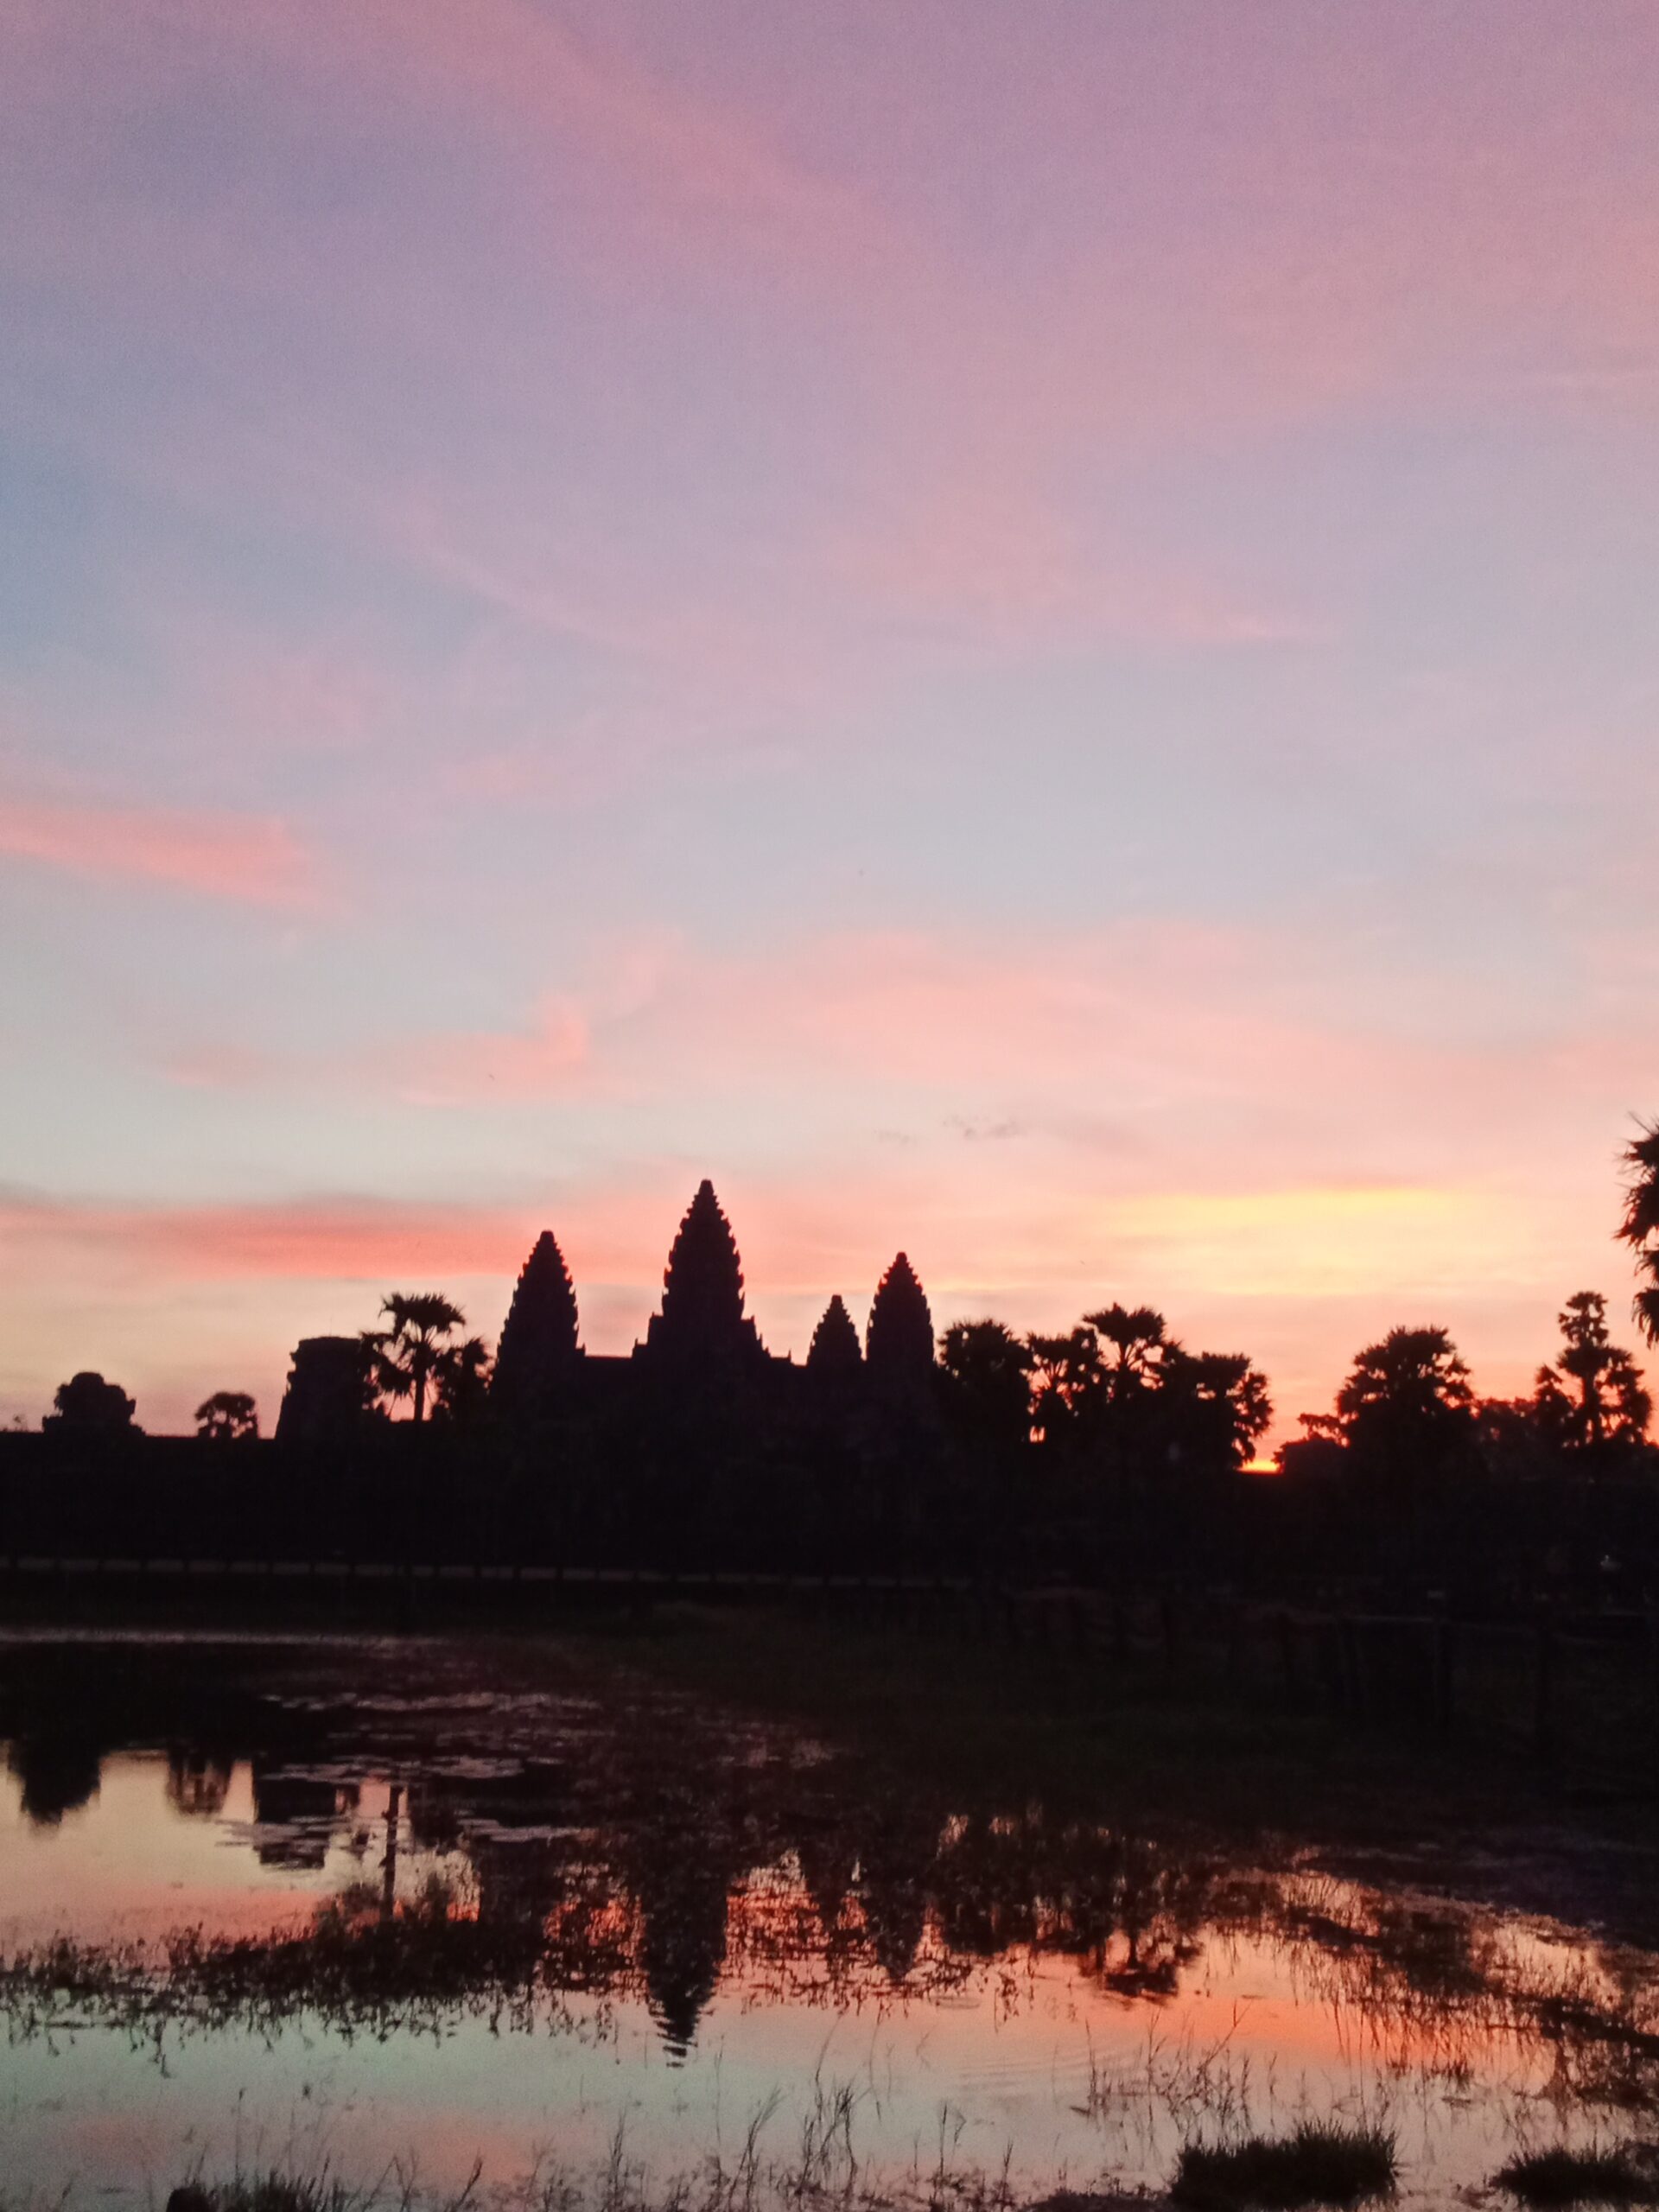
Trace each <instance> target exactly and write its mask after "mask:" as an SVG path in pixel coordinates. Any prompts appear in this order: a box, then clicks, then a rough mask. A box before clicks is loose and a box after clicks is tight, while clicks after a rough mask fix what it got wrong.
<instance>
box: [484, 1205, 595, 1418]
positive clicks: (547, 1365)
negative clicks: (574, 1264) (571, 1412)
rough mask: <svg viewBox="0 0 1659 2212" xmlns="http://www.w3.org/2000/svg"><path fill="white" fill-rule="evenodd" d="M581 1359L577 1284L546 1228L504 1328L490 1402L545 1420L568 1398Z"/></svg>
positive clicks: (534, 1248) (533, 1250)
mask: <svg viewBox="0 0 1659 2212" xmlns="http://www.w3.org/2000/svg"><path fill="white" fill-rule="evenodd" d="M581 1362H582V1346H581V1344H580V1343H579V1341H578V1338H577V1318H576V1293H575V1285H574V1284H573V1283H572V1281H571V1280H570V1270H569V1268H568V1267H566V1265H565V1263H564V1255H563V1252H561V1251H560V1249H559V1246H558V1240H557V1238H556V1236H554V1234H553V1232H552V1230H550V1229H544V1230H543V1231H542V1233H541V1235H540V1236H538V1237H537V1239H536V1242H535V1244H534V1245H533V1246H532V1247H531V1254H530V1257H529V1258H528V1259H527V1260H526V1261H525V1262H524V1267H523V1268H522V1270H521V1271H520V1274H519V1276H518V1288H517V1289H516V1290H515V1291H514V1292H513V1294H512V1305H511V1306H509V1308H508V1309H507V1318H506V1319H505V1322H504V1323H503V1324H502V1328H501V1341H500V1343H499V1345H498V1346H497V1347H496V1354H495V1370H494V1373H493V1376H492V1378H491V1383H490V1399H491V1402H492V1403H493V1404H494V1405H496V1406H498V1407H499V1408H500V1410H501V1411H502V1412H503V1413H504V1414H506V1415H507V1416H508V1418H509V1419H510V1420H518V1421H535V1420H537V1419H542V1418H544V1417H545V1416H547V1415H548V1414H552V1413H555V1412H556V1411H557V1410H558V1408H559V1407H560V1405H561V1404H562V1403H563V1402H565V1401H566V1400H567V1399H568V1398H569V1393H570V1389H571V1387H572V1384H573V1382H574V1380H575V1373H576V1370H577V1368H578V1366H579V1365H580V1363H581Z"/></svg>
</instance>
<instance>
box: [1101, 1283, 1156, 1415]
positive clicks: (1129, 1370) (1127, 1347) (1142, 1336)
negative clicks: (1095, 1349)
mask: <svg viewBox="0 0 1659 2212" xmlns="http://www.w3.org/2000/svg"><path fill="white" fill-rule="evenodd" d="M1083 1318H1084V1322H1085V1324H1086V1325H1088V1326H1089V1327H1090V1328H1091V1329H1092V1330H1094V1332H1095V1333H1096V1336H1098V1337H1099V1338H1100V1339H1101V1341H1102V1343H1103V1344H1109V1345H1110V1346H1111V1349H1112V1355H1113V1356H1112V1357H1111V1359H1110V1360H1109V1362H1108V1363H1106V1367H1105V1370H1104V1372H1105V1375H1106V1383H1107V1389H1108V1391H1109V1394H1110V1395H1111V1397H1112V1399H1113V1401H1114V1402H1121V1401H1122V1399H1124V1398H1126V1397H1128V1396H1129V1395H1131V1394H1132V1393H1133V1392H1134V1391H1135V1390H1137V1389H1144V1388H1147V1387H1148V1386H1149V1385H1151V1384H1152V1383H1154V1382H1155V1381H1156V1379H1157V1369H1158V1362H1159V1359H1160V1356H1161V1354H1162V1352H1163V1351H1164V1349H1165V1347H1166V1345H1167V1344H1168V1343H1169V1329H1168V1325H1167V1323H1166V1321H1165V1319H1164V1317H1163V1315H1162V1314H1161V1313H1157V1312H1155V1311H1154V1308H1153V1307H1152V1306H1105V1307H1103V1309H1102V1311H1101V1312H1100V1313H1085V1314H1084V1317H1083Z"/></svg>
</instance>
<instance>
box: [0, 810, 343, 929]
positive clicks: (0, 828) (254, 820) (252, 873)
mask: <svg viewBox="0 0 1659 2212" xmlns="http://www.w3.org/2000/svg"><path fill="white" fill-rule="evenodd" d="M0 853H3V854H7V855H10V857H11V858H13V859H14V860H23V861H34V862H35V863H37V864H38V865H40V866H41V867H43V868H60V869H63V870H65V871H67V873H68V874H72V875H79V876H86V877H88V878H90V879H92V880H94V881H96V882H100V883H149V884H160V885H163V886H165V887H168V889H171V890H175V891H184V892H188V893H192V894H193V895H194V896H196V897H199V898H205V899H228V900H231V901H232V902H234V903H236V904H238V905H245V906H270V907H276V908H279V909H283V910H287V911H289V912H304V911H309V910H312V909H315V907H316V906H317V905H318V904H319V903H320V899H321V891H320V887H319V884H318V881H317V877H316V872H315V867H314V865H313V862H312V860H311V857H310V855H308V853H307V851H306V850H305V849H304V847H303V846H302V845H301V844H300V842H299V841H298V840H297V839H296V836H294V834H293V832H292V831H291V830H290V829H289V828H288V826H287V824H286V823H283V822H281V821H279V820H277V819H275V818H273V817H262V816H257V815H245V814H231V813H217V812H213V811H211V810H207V809H192V810H168V809H165V808H160V807H137V806H106V805H99V804H93V803H92V802H90V801H86V800H73V801H61V802H54V801H51V800H29V799H5V798H0Z"/></svg>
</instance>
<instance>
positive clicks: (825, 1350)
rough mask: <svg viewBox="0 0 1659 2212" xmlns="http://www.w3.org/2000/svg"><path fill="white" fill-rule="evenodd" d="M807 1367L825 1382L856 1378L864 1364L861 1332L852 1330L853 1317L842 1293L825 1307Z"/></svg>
mask: <svg viewBox="0 0 1659 2212" xmlns="http://www.w3.org/2000/svg"><path fill="white" fill-rule="evenodd" d="M806 1363H807V1366H808V1368H809V1369H810V1370H811V1372H812V1373H813V1374H814V1375H822V1376H823V1377H824V1378H825V1380H826V1381H839V1380H840V1379H841V1378H842V1376H848V1375H855V1374H856V1373H857V1372H858V1370H859V1369H860V1368H861V1367H862V1365H863V1364H864V1355H863V1353H862V1352H861V1351H860V1350H859V1348H858V1331H857V1330H856V1329H855V1327H854V1326H853V1317H852V1315H851V1314H850V1313H849V1312H848V1311H847V1308H846V1306H845V1305H844V1303H843V1302H842V1296H841V1293H840V1292H839V1291H837V1292H836V1294H835V1296H834V1297H833V1298H832V1299H831V1300H830V1301H829V1304H828V1305H827V1306H825V1307H824V1309H823V1319H822V1320H820V1322H819V1323H818V1325H817V1328H816V1329H814V1330H813V1332H812V1344H811V1348H810V1351H808V1353H807V1355H806Z"/></svg>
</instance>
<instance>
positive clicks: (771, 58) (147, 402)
mask: <svg viewBox="0 0 1659 2212" xmlns="http://www.w3.org/2000/svg"><path fill="white" fill-rule="evenodd" d="M0 210H3V213H0V935H3V945H4V950H5V957H4V960H3V963H0V1420H10V1419H12V1418H15V1417H16V1416H19V1415H21V1416H22V1417H23V1418H25V1419H26V1420H28V1421H31V1422H32V1421H37V1420H38V1419H39V1418H40V1416H41V1414H42V1413H43V1412H44V1411H46V1410H47V1409H48V1407H49V1405H50V1402H51V1396H52V1393H53V1390H54V1388H55V1386H56V1385H57V1384H58V1383H60V1381H62V1380H63V1379H64V1377H65V1376H67V1375H68V1374H70V1373H71V1372H73V1371H74V1370H79V1369H81V1368H86V1367H91V1368H96V1369H99V1370H101V1371H103V1372H104V1373H105V1374H106V1375H109V1376H113V1377H115V1378H116V1379H118V1380H119V1381H120V1382H121V1383H123V1384H124V1386H125V1387H126V1388H127V1389H129V1390H130V1391H131V1392H132V1393H133V1394H134V1395H135V1396H136V1397H137V1401H138V1419H139V1420H140V1421H141V1422H143V1424H144V1425H145V1426H146V1427H149V1428H152V1429H154V1430H157V1431H163V1430H169V1429H176V1428H180V1427H188V1424H189V1417H190V1414H191V1412H192V1409H193V1408H194V1405H195V1404H196V1402H198V1400H199V1399H200V1398H202V1397H205V1396H206V1395H207V1393H208V1392H209V1391H210V1390H213V1389H251V1390H252V1391H254V1392H255V1393H256V1395H257V1397H258V1399H259V1402H260V1406H261V1410H262V1414H263V1415H264V1421H265V1423H266V1425H267V1426H269V1424H270V1421H272V1420H273V1419H274V1417H275V1414H276V1410H277V1402H278V1400H279V1398H280V1394H281V1389H282V1384H283V1376H284V1373H285V1371H286V1368H287V1365H288V1359H289V1351H290V1350H291V1347H292V1345H293V1344H294V1343H295V1341H296V1339H297V1338H300V1337H302V1336H305V1335H311V1334H316V1333H323V1332H333V1331H336V1330H339V1331H347V1332H350V1331H355V1330H357V1329H359V1328H360V1327H364V1326H367V1325H371V1324H372V1322H373V1320H374V1319H375V1315H376V1309H377V1307H378V1302H379V1300H380V1299H381V1298H382V1296H384V1295H385V1293H386V1292H388V1291H390V1290H392V1289H400V1290H414V1289H427V1288H439V1289H442V1290H445V1291H447V1292H448V1293H449V1294H451V1295H452V1296H454V1297H455V1298H456V1299H457V1300H459V1302H460V1303H461V1304H462V1305H463V1306H465V1308H466V1310H467V1316H468V1319H469V1322H470V1323H471V1324H472V1325H474V1326H475V1327H477V1328H478V1329H480V1331H481V1332H483V1333H485V1334H486V1336H490V1337H492V1338H493V1335H494V1333H495V1332H496V1330H497V1329H498V1328H499V1325H500V1320H501V1318H502V1316H503V1314H504V1313H505V1307H506V1303H507V1300H508V1297H509V1295H510V1293H511V1288H512V1280H513V1277H514V1275H515V1274H516V1272H517V1269H518V1266H519V1265H520V1263H521V1262H522V1260H523V1258H524V1255H525V1254H526V1253H527V1252H528V1250H529V1248H530V1245H531V1242H532V1240H533V1238H534V1236H535V1235H536V1233H537V1231H538V1230H540V1229H542V1228H543V1227H551V1228H552V1229H553V1230H555V1232H556V1235H557V1236H558V1237H559V1239H560V1242H561V1243H562V1245H563V1249H564V1251H565V1253H566V1255H567V1257H568V1259H569V1263H570V1266H571V1268H572V1271H573V1273H574V1274H575V1280H576V1285H577V1292H578V1297H579V1300H580V1304H581V1310H582V1329H583V1336H584V1340H585V1342H586V1343H587V1344H588V1347H589V1349H590V1350H594V1351H626V1349H627V1348H628V1346H629V1345H630V1344H632V1342H633V1341H634V1340H635V1338H638V1337H639V1336H641V1335H643V1333H644V1329H645V1321H646V1319H647V1316H648V1315H649V1313H650V1312H651V1311H652V1306H653V1305H654V1303H655V1301H656V1297H657V1294H658V1289H659V1287H660V1281H661V1268H662V1264H663V1260H664V1255H665V1253H666V1251H667V1248H668V1245H669V1243H670V1241H671V1237H672V1235H673V1233H674V1230H675V1228H676V1226H677V1222H678V1219H679V1217H680V1215H681V1213H682V1212H683V1209H684V1207H685V1205H686V1204H687V1202H688V1201H689V1199H690V1195H691V1192H692V1191H693V1190H694V1189H695V1187H696V1184H697V1182H698V1180H699V1179H701V1178H702V1176H703V1175H705V1174H708V1175H710V1176H712V1177H713V1179H714V1180H715V1185H716V1188H717V1189H718V1191H719V1192H720V1194H721V1198H722V1200H723V1202H724V1204H725V1205H726V1207H727V1211H728V1214H729V1215H730V1217H731V1218H732V1221H733V1224H734V1229H735V1231H736V1234H737V1236H738V1240H739V1243H740V1245H741V1249H742V1253H743V1257H744V1262H745V1267H746V1271H747V1281H748V1289H749V1298H750V1306H751V1310H752V1311H753V1313H755V1315H756V1317H757V1319H758V1320H759V1322H760V1327H761V1331H762V1334H763V1336H764V1337H765V1338H766V1342H767V1344H769V1346H770V1347H771V1348H772V1350H774V1351H793V1352H794V1353H795V1354H796V1356H797V1357H799V1356H801V1355H802V1354H803V1353H804V1351H805V1347H806V1344H807V1341H808V1339H809V1338H810V1331H811V1326H812V1323H813V1320H814V1319H815V1318H816V1316H817V1313H818V1312H819V1311H820V1310H821V1308H822V1306H823V1304H824V1302H825V1300H827V1298H828V1297H829V1294H831V1293H832V1292H836V1291H839V1292H841V1293H842V1294H844V1295H845V1297H846V1298H847V1300H848V1303H849V1306H850V1307H851V1308H852V1310H853V1313H854V1314H855V1319H859V1320H862V1318H863V1315H864V1313H865V1312H866V1310H867V1308H868V1300H869V1296H870V1294H871V1292H872V1291H873V1289H874V1285H875V1283H876V1281H877V1280H878V1278H879V1276H880V1273H881V1271H882V1270H883V1268H885V1267H886V1265H887V1262H888V1261H889V1260H890V1259H891V1258H892V1256H893V1253H894V1252H895V1251H896V1250H897V1249H899V1248H900V1247H902V1248H903V1249H906V1251H907V1252H908V1253H909V1254H910V1255H911V1258H912V1261H913V1262H914V1263H915V1265H916V1267H917V1269H918V1273H919V1274H920V1275H921V1277H922V1280H923V1282H924V1284H925V1287H926V1288H927V1291H928V1293H929V1295H930V1298H931V1303H932V1307H933V1313H934V1316H935V1319H936V1322H937V1323H938V1325H940V1326H941V1327H943V1326H944V1325H945V1324H946V1323H948V1322H950V1321H951V1320H954V1319H963V1318H969V1317H976V1316H978V1315H981V1314H982V1313H995V1314H996V1315H998V1316H1000V1317H1001V1318H1002V1319H1005V1320H1007V1321H1008V1322H1009V1323H1010V1324H1011V1325H1014V1326H1015V1327H1017V1328H1020V1329H1021V1330H1026V1329H1050V1328H1057V1327H1062V1326H1069V1325H1071V1322H1072V1321H1073V1320H1074V1319H1076V1318H1077V1316H1078V1315H1079V1314H1080V1313H1084V1312H1085V1311H1087V1310H1090V1309H1091V1308H1093V1307H1096V1306H1099V1305H1102V1304H1103V1303H1107V1302H1109V1301H1110V1300H1115V1299H1122V1300H1125V1301H1127V1302H1129V1303H1134V1304H1140V1303H1150V1304H1152V1305H1154V1306H1158V1307H1159V1308H1160V1310H1161V1311H1162V1312H1163V1313H1166V1316H1167V1317H1168V1319H1169V1322H1170V1325H1171V1326H1172V1328H1173V1330H1174V1331H1175V1332H1176V1333H1177V1334H1178V1335H1179V1336H1180V1337H1181V1338H1183V1340H1185V1342H1186V1343H1188V1344H1190V1345H1192V1346H1194V1347H1202V1348H1205V1349H1214V1350H1218V1351H1249V1353H1251V1354H1252V1355H1253V1356H1254V1357H1255V1359H1256V1360H1257V1362H1258V1363H1259V1364H1261V1365H1262V1367H1264V1368H1265V1369H1266V1370H1267V1371H1268V1375H1269V1376H1270V1378H1271V1382H1272V1385H1273V1392H1274V1402H1275V1405H1276V1407H1277V1408H1278V1415H1277V1420H1276V1424H1275V1427H1276V1433H1286V1432H1287V1431H1288V1430H1292V1429H1294V1420H1295V1416H1296V1414H1298V1413H1300V1412H1301V1411H1303V1410H1317V1409H1319V1408H1325V1407H1327V1406H1328V1404H1329V1402H1330V1400H1331V1397H1332V1393H1333V1391H1334V1389H1336V1387H1337V1385H1338V1382H1339V1381H1340V1379H1341V1376H1342V1375H1343V1373H1344V1370H1345V1369H1346V1367H1347V1365H1348V1364H1349V1363H1350V1361H1351V1356H1352V1354H1353V1353H1354V1351H1356V1350H1357V1348H1358V1347H1359V1346H1360V1345H1362V1344H1365V1343H1368V1342H1370V1341H1371V1340H1372V1339H1374V1338H1376V1337H1377V1336H1378V1335H1380V1334H1381V1333H1383V1332H1384V1331H1385V1330H1387V1329H1388V1328H1389V1327H1391V1326H1393V1325H1395V1324H1398V1323H1409V1324H1418V1323H1424V1322H1433V1323H1437V1324H1440V1325H1445V1326H1446V1327H1448V1328H1449V1329H1451V1330H1452V1333H1453V1334H1454V1336H1455V1338H1457V1341H1458V1343H1459V1345H1460V1346H1461V1348H1462V1349H1463V1351H1464V1352H1465V1356H1466V1357H1468V1358H1469V1360H1470V1361H1471V1365H1472V1366H1473V1368H1474V1370H1475V1377H1476V1382H1477V1384H1478V1387H1480V1388H1481V1389H1484V1390H1487V1391H1491V1392H1494V1393H1502V1394H1509V1393H1511V1392H1513V1391H1516V1390H1518V1389H1522V1388H1524V1387H1525V1386H1526V1384H1527V1382H1528V1379H1529V1376H1530V1374H1531V1371H1532V1370H1533V1369H1534V1368H1535V1366H1536V1365H1537V1363H1539V1361H1540V1360H1541V1359H1543V1358H1545V1357H1548V1356H1549V1355H1550V1353H1551V1351H1552V1350H1553V1348H1554V1342H1555V1314H1556V1313H1557V1310H1558V1308H1559V1307H1560V1305H1561V1303H1562V1301H1563V1300H1565V1299H1566V1298H1567V1296H1568V1295H1569V1294H1571V1293H1573V1292H1574V1291H1577V1290H1580V1289H1584V1288H1596V1289H1601V1290H1604V1291H1605V1292H1606V1293H1607V1294H1609V1297H1610V1299H1611V1303H1612V1306H1613V1310H1614V1312H1615V1313H1616V1314H1623V1313H1624V1311H1625V1310H1626V1302H1627V1300H1628V1297H1629V1294H1630V1287H1631V1281H1630V1268H1629V1265H1628V1262H1627V1261H1626V1258H1625V1257H1624V1254H1623V1251H1622V1249H1621V1248H1619V1247H1618V1246H1617V1245H1616V1244H1615V1243H1614V1242H1613V1241H1612V1230H1613V1229H1614V1227H1615V1225H1616V1223H1617V1218H1618V1198H1619V1186H1618V1154H1619V1152H1620V1149H1621V1147H1623V1145H1624V1143H1625V1142H1626V1141H1628V1139H1629V1138H1630V1135H1632V1134H1633V1131H1634V1127H1635V1123H1634V1119H1633V1117H1634V1116H1637V1115H1639V1114H1643V1113H1648V1114H1652V1113H1656V1112H1659V1048H1656V1039H1659V1023H1656V1019H1655V1017H1656V1011H1659V868H1656V865H1655V830H1656V822H1659V745H1656V742H1655V735H1656V729H1655V725H1656V721H1659V617H1656V611H1655V610H1656V604H1659V496H1656V493H1659V10H1656V9H1655V8H1654V7H1653V6H1652V5H1651V0H1630V4H1624V0H1573V4H1572V5H1571V6H1567V5H1563V4H1561V0H1548V4H1544V5H1537V4H1534V0H1459V6H1458V7H1456V8H1454V9H1448V8H1447V7H1446V6H1445V4H1444V0H1421V4H1419V3H1418V0H1368V4H1367V5H1366V6H1364V7H1363V8H1360V7H1349V6H1344V5H1339V4H1336V3H1335V0H1274V5H1272V6H1271V7H1240V6H1237V5H1235V4H1233V0H1207V4H1202V5H1195V4H1189V0H1033V4H1031V5H1023V6H1020V7H1009V6H1007V5H1005V4H1002V3H1001V0H995V4H992V0H906V5H905V6H904V7H902V8H899V7H894V6H893V5H892V4H891V0H836V5H835V6H833V7H818V6H808V5H806V4H800V5H797V4H794V0H785V4H779V0H698V4H697V5H696V6H686V5H684V4H683V3H682V0H646V3H644V4H641V3H639V0H562V3H557V4H556V0H466V4H465V5H464V6H462V5H461V4H458V0H237V4H236V5H234V6H229V7H227V6H226V5H224V4H223V0H123V4H122V5H121V6H120V7H118V8H111V7H110V6H108V5H107V4H105V0H96V3H95V4H94V0H0Z"/></svg>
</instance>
